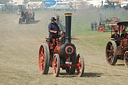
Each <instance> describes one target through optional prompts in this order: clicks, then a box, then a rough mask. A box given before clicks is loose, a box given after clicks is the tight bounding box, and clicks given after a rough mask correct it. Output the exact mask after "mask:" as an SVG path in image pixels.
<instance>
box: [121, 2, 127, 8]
mask: <svg viewBox="0 0 128 85" xmlns="http://www.w3.org/2000/svg"><path fill="white" fill-rule="evenodd" d="M120 7H121V8H124V9H126V10H127V9H128V1H123V2H122V3H120Z"/></svg>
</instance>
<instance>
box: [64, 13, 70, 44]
mask: <svg viewBox="0 0 128 85" xmlns="http://www.w3.org/2000/svg"><path fill="white" fill-rule="evenodd" d="M71 16H72V13H65V24H66V33H65V43H71Z"/></svg>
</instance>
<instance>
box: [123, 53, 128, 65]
mask: <svg viewBox="0 0 128 85" xmlns="http://www.w3.org/2000/svg"><path fill="white" fill-rule="evenodd" d="M124 63H125V66H127V67H128V51H126V52H125V54H124Z"/></svg>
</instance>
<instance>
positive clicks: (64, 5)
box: [53, 2, 73, 10]
mask: <svg viewBox="0 0 128 85" xmlns="http://www.w3.org/2000/svg"><path fill="white" fill-rule="evenodd" d="M53 8H54V10H72V9H73V7H72V3H71V2H57V3H56V4H55V6H54V7H53Z"/></svg>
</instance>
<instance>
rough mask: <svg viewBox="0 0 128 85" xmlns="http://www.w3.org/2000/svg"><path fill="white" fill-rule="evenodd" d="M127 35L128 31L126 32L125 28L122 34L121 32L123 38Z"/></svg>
mask: <svg viewBox="0 0 128 85" xmlns="http://www.w3.org/2000/svg"><path fill="white" fill-rule="evenodd" d="M126 36H127V33H126V31H125V30H123V31H122V34H121V38H126Z"/></svg>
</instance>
